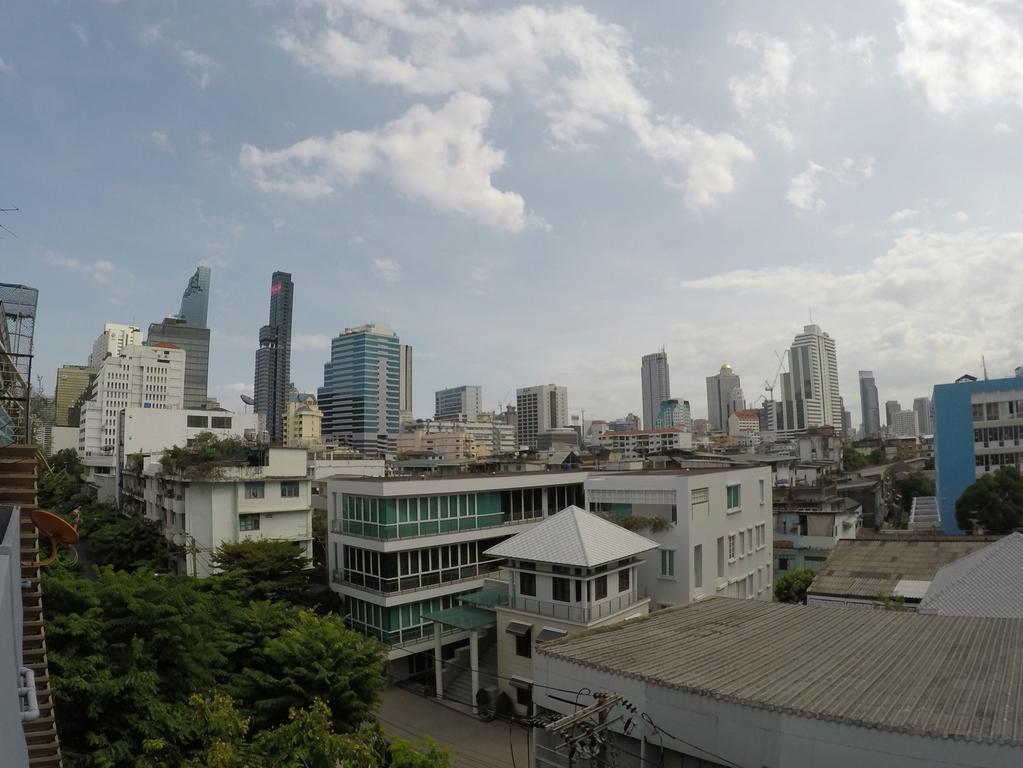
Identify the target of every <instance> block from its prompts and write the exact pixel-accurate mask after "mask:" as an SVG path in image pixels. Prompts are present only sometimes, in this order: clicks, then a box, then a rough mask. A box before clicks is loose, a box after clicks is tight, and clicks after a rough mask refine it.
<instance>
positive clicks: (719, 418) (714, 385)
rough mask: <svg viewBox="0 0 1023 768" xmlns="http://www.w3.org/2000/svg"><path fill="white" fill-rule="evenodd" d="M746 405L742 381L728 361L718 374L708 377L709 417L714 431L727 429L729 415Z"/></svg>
mask: <svg viewBox="0 0 1023 768" xmlns="http://www.w3.org/2000/svg"><path fill="white" fill-rule="evenodd" d="M745 407H746V403H745V401H744V400H743V396H742V382H741V380H740V379H739V376H738V375H737V374H736V373H735V371H733V370H732V366H730V365H728V364H727V363H726V364H725V365H722V366H721V370H720V371H718V372H717V373H716V374H714V375H713V376H708V377H707V418H708V420H709V421H710V428H711V431H712V432H724V431H725V430H727V429H728V417H729V416H731V415H732V414H733V413H734V412H735V411H741V410H743V409H745Z"/></svg>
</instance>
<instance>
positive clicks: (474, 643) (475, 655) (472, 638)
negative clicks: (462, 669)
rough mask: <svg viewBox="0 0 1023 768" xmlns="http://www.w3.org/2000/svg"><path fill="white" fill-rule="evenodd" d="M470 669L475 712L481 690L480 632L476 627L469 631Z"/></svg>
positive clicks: (473, 709)
mask: <svg viewBox="0 0 1023 768" xmlns="http://www.w3.org/2000/svg"><path fill="white" fill-rule="evenodd" d="M469 669H470V670H471V672H472V711H473V712H474V713H475V712H476V711H477V708H476V694H478V693H479V690H480V633H479V631H477V630H475V629H473V630H470V631H469Z"/></svg>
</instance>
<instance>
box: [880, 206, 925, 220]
mask: <svg viewBox="0 0 1023 768" xmlns="http://www.w3.org/2000/svg"><path fill="white" fill-rule="evenodd" d="M919 216H920V211H918V210H916V209H915V208H901V209H899V210H897V211H896V212H895V213H893V214H892V215H891V216H889V217H888V221H890V222H891V223H892V224H902V223H904V222H907V221H913V220H914V219H916V218H917V217H919Z"/></svg>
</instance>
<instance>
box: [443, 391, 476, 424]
mask: <svg viewBox="0 0 1023 768" xmlns="http://www.w3.org/2000/svg"><path fill="white" fill-rule="evenodd" d="M433 398H434V409H433V418H434V419H435V420H437V421H477V420H478V419H479V417H480V413H482V411H483V387H481V386H479V385H478V384H463V385H462V386H460V387H448V388H447V389H441V390H438V391H437V392H436V393H435V394H434V396H433Z"/></svg>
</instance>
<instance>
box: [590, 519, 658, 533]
mask: <svg viewBox="0 0 1023 768" xmlns="http://www.w3.org/2000/svg"><path fill="white" fill-rule="evenodd" d="M605 519H606V520H609V521H610V522H612V523H614V524H615V525H620V526H621V527H622V528H625V529H626V530H629V531H650V532H651V533H661V532H662V531H666V530H668V529H669V528H671V523H670V522H668V521H667V520H665V519H664V518H663V517H656V516H654V517H643V516H642V515H626V516H624V517H615V516H613V515H611V516H606V517H605Z"/></svg>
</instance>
